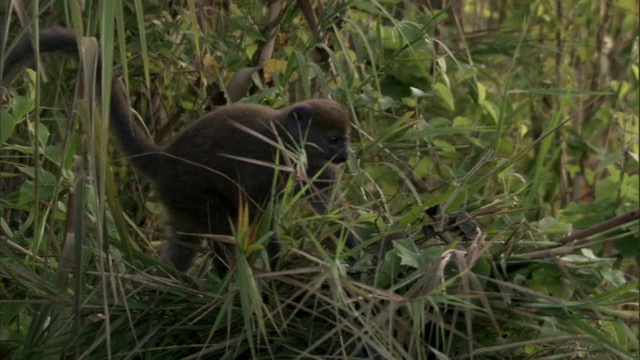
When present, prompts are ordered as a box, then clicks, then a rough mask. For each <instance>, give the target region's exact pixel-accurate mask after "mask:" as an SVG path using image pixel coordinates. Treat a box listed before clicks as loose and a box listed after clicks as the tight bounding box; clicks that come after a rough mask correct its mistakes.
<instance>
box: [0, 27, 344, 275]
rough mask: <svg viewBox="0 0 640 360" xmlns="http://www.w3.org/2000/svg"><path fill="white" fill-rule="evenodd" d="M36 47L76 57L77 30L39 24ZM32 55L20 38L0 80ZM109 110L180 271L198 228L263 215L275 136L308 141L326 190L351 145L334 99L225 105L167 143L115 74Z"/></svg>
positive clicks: (223, 229)
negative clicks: (141, 122)
mask: <svg viewBox="0 0 640 360" xmlns="http://www.w3.org/2000/svg"><path fill="white" fill-rule="evenodd" d="M39 47H40V52H43V53H45V52H56V51H60V52H64V53H67V54H71V55H74V56H75V57H77V56H78V43H77V38H76V34H75V32H74V31H73V30H71V29H65V28H60V27H51V28H45V29H42V30H41V31H40V36H39ZM34 57H35V50H34V49H33V46H32V43H31V41H30V39H29V38H28V37H22V38H21V39H19V40H18V41H17V43H16V44H15V47H14V48H13V50H12V51H11V52H10V53H9V54H7V56H6V59H5V62H4V69H2V76H3V77H2V86H3V87H6V86H8V85H9V83H10V81H11V80H12V79H13V78H14V77H15V76H16V75H17V73H18V72H20V71H21V70H22V69H23V68H24V67H26V66H27V65H28V64H29V63H31V62H33V60H34ZM98 70H100V64H98ZM99 73H100V71H98V74H99ZM99 89H100V86H98V89H97V90H98V91H99ZM110 114H111V119H110V121H111V128H112V131H113V133H114V135H115V137H116V138H117V140H118V142H119V144H120V147H121V149H122V151H124V153H125V154H126V155H127V156H128V157H129V160H130V161H131V162H132V163H133V165H134V166H135V168H136V169H137V170H139V171H140V172H142V173H144V174H145V175H146V176H148V177H149V178H150V179H151V180H153V182H155V183H156V185H157V189H158V193H159V195H160V198H161V200H162V202H163V203H164V206H165V207H166V209H167V211H168V217H169V222H170V225H171V229H172V237H171V239H169V240H168V241H167V242H166V246H165V248H164V250H163V255H162V257H163V259H164V260H166V261H168V262H169V263H171V264H173V266H175V267H176V268H177V269H178V270H181V271H186V270H188V269H189V268H190V267H191V265H192V263H193V259H194V257H195V255H196V250H195V249H194V247H197V246H195V245H197V244H200V237H198V236H197V235H194V234H217V235H231V233H232V229H231V223H235V221H236V220H237V215H238V208H239V207H240V206H242V205H243V204H245V205H244V206H247V207H248V210H249V216H250V220H251V221H255V220H257V219H258V218H259V217H260V216H261V214H262V213H263V207H264V206H265V205H266V204H267V202H268V201H269V199H270V197H271V192H272V189H274V188H275V189H276V190H277V188H278V186H275V187H274V171H275V170H274V168H273V167H272V166H269V165H268V164H274V163H276V162H277V161H278V159H277V157H278V155H277V154H278V153H279V151H278V150H277V149H276V146H274V143H278V142H281V143H283V144H285V146H286V147H287V148H289V149H293V148H300V146H301V144H303V145H304V150H305V152H306V157H307V160H306V161H307V163H306V164H307V166H306V171H307V173H308V176H309V178H312V177H314V176H316V175H317V174H318V175H317V176H316V179H319V180H323V181H315V182H314V187H316V188H319V189H322V190H323V191H324V190H326V189H330V187H331V185H332V182H333V181H334V180H335V175H334V172H335V169H334V168H335V165H334V164H339V163H343V162H345V161H346V160H347V155H348V149H349V126H350V125H349V124H350V123H349V116H348V114H347V113H346V111H345V110H344V109H343V107H342V106H341V105H339V104H337V103H336V102H333V101H330V100H321V99H315V100H308V101H303V102H300V103H297V104H294V105H293V106H291V107H289V108H287V109H284V110H273V109H270V108H267V107H264V106H260V105H249V104H235V105H228V106H224V107H221V108H219V109H217V110H215V111H213V112H210V113H207V114H205V115H203V116H202V117H201V118H200V119H198V120H197V121H195V122H194V123H192V124H191V125H189V126H188V127H187V128H186V129H185V130H184V131H182V133H180V134H179V135H178V136H177V137H176V139H175V140H174V141H173V142H172V143H171V144H170V145H169V146H167V147H166V148H165V149H162V148H160V147H159V146H157V145H155V144H154V143H152V142H150V141H149V140H148V139H147V138H146V136H145V134H144V133H143V131H142V130H141V129H140V128H139V127H138V126H137V125H136V124H135V123H134V122H132V121H131V114H130V110H129V104H128V100H127V97H126V94H125V93H124V91H123V89H122V88H121V86H120V85H119V84H118V83H116V82H115V81H114V82H113V84H112V88H111V107H110ZM261 137H262V138H261ZM270 142H271V143H270ZM275 185H277V184H275ZM316 200H317V197H316ZM312 205H314V208H316V209H317V210H318V209H319V211H324V210H323V209H324V208H325V207H326V206H325V204H324V203H323V202H322V201H321V200H320V201H315V202H312ZM183 245H184V246H183ZM221 246H222V245H219V244H218V245H217V249H216V246H215V244H214V251H215V252H219V251H221V250H224V248H221ZM279 248H280V247H279V244H278V241H277V239H273V240H272V241H271V242H270V244H269V245H268V252H269V256H270V259H271V265H272V266H274V265H275V264H276V262H275V261H274V259H276V256H277V255H278V253H279ZM216 266H221V263H220V262H219V263H217V264H216ZM222 267H223V270H226V269H225V268H224V265H222Z"/></svg>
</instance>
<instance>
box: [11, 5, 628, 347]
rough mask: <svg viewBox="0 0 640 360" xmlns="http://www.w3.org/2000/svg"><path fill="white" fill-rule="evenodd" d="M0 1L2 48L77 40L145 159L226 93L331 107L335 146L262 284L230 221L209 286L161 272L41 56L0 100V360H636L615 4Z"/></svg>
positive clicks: (85, 109) (260, 230)
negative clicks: (68, 36) (337, 131)
mask: <svg viewBox="0 0 640 360" xmlns="http://www.w3.org/2000/svg"><path fill="white" fill-rule="evenodd" d="M10 3H12V2H5V3H3V4H0V15H1V16H2V17H1V19H2V20H1V21H0V23H1V24H2V28H3V30H4V31H3V32H2V34H3V36H2V37H1V38H0V48H2V49H9V48H11V46H12V44H13V43H14V42H15V39H16V37H17V36H18V35H19V34H21V33H24V32H28V33H30V34H35V33H37V31H35V30H36V29H37V27H38V26H39V27H45V26H47V25H51V24H58V25H65V26H69V27H73V28H75V29H76V30H77V32H78V33H79V34H85V35H88V36H96V37H97V38H98V40H99V42H100V45H99V50H100V51H101V54H102V56H103V58H104V59H105V64H111V63H113V64H114V66H113V68H112V67H111V66H109V65H107V66H105V69H104V71H105V74H106V76H109V74H111V73H112V72H113V74H116V75H117V76H121V79H122V83H123V84H124V85H125V86H127V88H128V91H129V94H130V100H131V103H132V108H133V109H135V111H136V112H137V117H138V118H139V119H140V121H141V122H143V123H144V124H145V126H146V129H147V130H148V132H149V135H150V137H152V138H153V139H154V140H155V141H156V142H157V143H160V144H166V143H168V142H169V141H170V139H171V138H172V136H173V135H174V134H175V133H176V132H178V131H180V129H182V128H184V127H185V126H186V125H187V124H189V122H191V121H193V120H195V119H196V118H197V117H198V116H199V115H200V114H201V113H203V112H204V111H207V110H210V109H213V108H215V107H217V106H220V105H222V104H224V103H226V102H228V101H230V100H233V101H240V102H246V103H261V104H266V105H269V106H272V107H275V108H279V107H283V106H285V105H287V104H290V103H292V102H295V101H298V100H302V99H307V98H312V97H330V98H333V99H335V100H338V101H340V102H341V103H343V104H345V106H347V108H348V109H349V111H350V113H351V114H352V117H353V131H352V137H353V138H352V142H353V144H352V145H353V156H352V157H351V159H350V160H349V161H348V163H347V164H346V165H345V166H344V174H343V175H342V177H341V182H340V186H339V192H337V193H336V196H335V202H334V209H335V210H334V211H332V212H331V213H330V214H327V215H316V214H314V213H313V212H312V211H310V209H309V207H308V205H307V204H306V203H305V202H303V201H298V200H299V199H300V198H301V196H300V194H298V193H296V192H295V189H294V187H293V186H289V187H287V188H286V189H284V190H283V192H282V194H281V198H282V200H281V201H279V202H278V203H276V204H274V206H273V208H272V210H271V214H272V216H273V217H274V219H275V222H276V223H277V224H278V231H279V233H280V237H281V238H282V241H283V244H284V249H285V252H284V260H283V261H282V262H281V264H280V267H279V269H277V270H278V271H274V272H268V271H265V270H262V269H263V268H264V266H263V264H264V251H263V248H264V243H265V239H267V238H269V237H270V235H271V233H270V230H269V229H268V227H265V226H258V227H257V228H255V227H251V226H249V225H248V224H240V225H239V227H238V229H237V236H236V242H237V244H238V251H237V256H236V264H235V270H234V271H232V272H231V273H230V274H228V275H227V276H222V277H220V276H218V274H216V273H215V271H214V270H213V269H212V268H211V266H210V260H209V257H208V256H202V257H201V258H200V260H199V261H198V264H197V265H196V267H195V268H194V269H192V270H191V271H190V272H189V274H188V275H184V274H178V273H173V276H174V277H175V278H171V279H165V278H159V277H157V276H154V274H155V272H154V269H157V268H158V267H159V266H161V265H162V264H160V262H159V261H158V260H157V259H158V256H157V251H158V249H159V247H158V244H160V242H161V241H162V239H163V231H164V230H163V214H162V207H161V206H160V204H159V202H158V199H157V196H156V194H155V193H154V188H153V186H151V185H150V184H149V183H148V181H147V180H146V179H144V178H143V177H138V174H136V172H135V171H133V169H132V168H131V167H130V165H129V164H128V163H127V161H126V159H123V158H121V157H120V156H121V155H120V153H119V152H118V151H117V149H116V148H115V147H114V146H113V145H111V143H110V142H108V141H107V139H108V124H107V122H105V121H100V119H102V118H104V116H105V114H104V110H100V108H99V107H95V106H94V105H93V104H92V103H91V102H90V101H88V100H87V98H86V97H85V96H83V95H82V94H83V91H82V87H83V86H82V85H79V84H81V83H82V82H81V81H78V77H77V73H78V70H77V66H76V63H75V62H74V61H70V60H69V59H66V58H65V57H64V56H57V55H53V56H43V57H42V59H41V67H40V70H39V71H38V72H34V71H32V70H29V71H26V72H25V73H24V74H23V75H21V76H20V77H19V78H18V79H16V80H15V81H14V82H13V83H12V84H11V86H10V87H9V88H7V89H5V90H3V100H2V108H1V113H0V115H1V119H0V120H1V121H0V146H1V148H0V149H1V154H0V192H1V194H2V195H1V196H2V197H1V200H0V216H1V218H0V229H1V230H0V358H2V359H41V358H47V359H49V358H74V359H80V358H87V359H102V358H115V359H128V358H139V359H157V358H164V359H179V358H188V359H192V358H193V359H196V358H198V359H231V358H239V359H242V358H277V359H285V358H297V357H299V358H377V359H426V358H438V359H446V358H451V359H465V358H474V359H485V358H486V359H506V358H511V359H527V358H529V359H532V358H536V359H540V358H545V359H568V358H571V359H578V358H580V359H586V358H593V359H605V358H611V359H613V358H626V359H632V358H636V356H637V355H638V351H639V344H638V343H639V340H638V331H639V317H638V310H639V309H638V307H639V300H638V296H639V294H638V261H639V250H638V244H639V240H640V223H639V221H638V219H639V217H640V212H639V211H640V210H639V208H640V199H639V197H640V195H639V188H640V183H639V176H640V171H639V169H640V166H639V153H640V151H639V142H638V139H639V126H638V121H639V119H638V108H639V106H640V103H639V94H638V84H639V81H638V79H639V75H638V73H639V68H638V45H639V38H638V36H639V31H638V2H637V1H632V0H608V1H607V0H599V1H591V0H555V1H552V0H538V1H533V0H525V1H516V0H500V1H451V2H448V1H394V0H388V1H369V0H353V1H335V2H334V1H308V0H299V1H295V2H294V1H279V0H276V1H268V2H260V1H255V0H246V1H234V2H231V1H195V0H176V1H165V2H161V1H136V0H127V1H122V0H118V1H104V2H95V3H98V4H91V3H92V2H86V4H85V3H84V2H83V4H84V5H86V7H84V8H81V7H80V5H79V3H80V2H76V1H53V0H52V1H47V0H41V1H32V2H31V3H32V4H31V5H30V7H25V6H26V5H25V3H27V2H24V3H23V2H15V4H14V6H15V7H14V8H13V9H12V10H11V11H10V9H9V8H8V4H10ZM267 3H268V4H267ZM443 4H444V5H445V6H443ZM18 15H20V16H18ZM5 34H8V36H6V37H5ZM85 49H86V51H87V53H88V54H90V53H91V51H97V50H98V47H96V45H95V43H93V44H92V43H90V42H87V43H85ZM3 53H6V52H3ZM0 61H1V60H0ZM0 64H1V62H0ZM86 68H87V69H90V68H89V67H86ZM85 73H86V74H87V76H86V78H87V79H88V80H87V81H89V82H88V83H87V84H89V85H87V84H85V85H84V87H85V88H87V89H90V88H91V85H90V84H91V82H90V81H91V80H90V79H91V78H92V74H91V71H88V72H87V71H85ZM98 76H99V75H98ZM102 100H104V99H102ZM98 103H99V101H98ZM90 114H95V116H89V115H90ZM329 220H332V221H329ZM336 222H338V223H340V224H336ZM339 227H344V228H348V229H352V230H353V231H355V232H356V233H357V234H358V235H359V236H360V238H361V239H362V243H361V245H360V246H359V247H357V248H356V249H353V250H349V249H346V248H345V247H344V239H336V238H335V237H333V238H332V236H331V234H333V233H334V232H335V230H336V228H339ZM210 241H215V239H212V240H210Z"/></svg>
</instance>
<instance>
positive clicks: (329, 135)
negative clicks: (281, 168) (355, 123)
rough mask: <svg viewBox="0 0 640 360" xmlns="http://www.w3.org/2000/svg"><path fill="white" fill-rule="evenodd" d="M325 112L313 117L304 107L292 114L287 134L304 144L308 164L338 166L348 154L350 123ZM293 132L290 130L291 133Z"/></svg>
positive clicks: (342, 117) (340, 116) (333, 113)
mask: <svg viewBox="0 0 640 360" xmlns="http://www.w3.org/2000/svg"><path fill="white" fill-rule="evenodd" d="M331 110H334V111H327V112H326V113H323V114H321V116H319V115H314V113H313V111H312V110H311V109H309V108H307V107H305V106H299V107H296V108H294V109H293V110H292V113H290V115H289V118H288V120H289V121H288V125H289V126H290V127H289V129H290V130H289V131H290V133H294V134H296V137H298V140H299V141H300V142H304V143H305V151H306V153H307V156H308V157H309V161H310V162H311V163H314V164H320V163H325V164H326V163H327V162H331V163H334V164H341V163H343V162H345V161H347V158H348V154H349V122H348V117H347V115H346V114H344V113H342V112H337V111H335V109H331ZM292 128H293V129H292Z"/></svg>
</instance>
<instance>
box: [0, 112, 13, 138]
mask: <svg viewBox="0 0 640 360" xmlns="http://www.w3.org/2000/svg"><path fill="white" fill-rule="evenodd" d="M15 127H16V120H15V118H14V117H13V116H11V115H10V114H9V113H8V112H6V111H2V112H0V144H4V142H5V141H7V139H8V138H9V136H11V134H13V129H15Z"/></svg>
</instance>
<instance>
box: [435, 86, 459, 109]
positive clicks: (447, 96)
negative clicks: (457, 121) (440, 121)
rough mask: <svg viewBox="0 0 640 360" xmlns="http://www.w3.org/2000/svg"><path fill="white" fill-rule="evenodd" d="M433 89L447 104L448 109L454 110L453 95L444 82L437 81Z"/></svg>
mask: <svg viewBox="0 0 640 360" xmlns="http://www.w3.org/2000/svg"><path fill="white" fill-rule="evenodd" d="M433 90H434V91H435V93H436V95H438V97H439V98H440V99H442V100H443V101H444V104H445V105H446V106H447V109H449V110H450V111H454V110H455V105H454V103H453V95H451V91H450V90H449V88H448V87H447V86H446V85H445V84H443V83H437V84H436V85H435V86H434V87H433Z"/></svg>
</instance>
